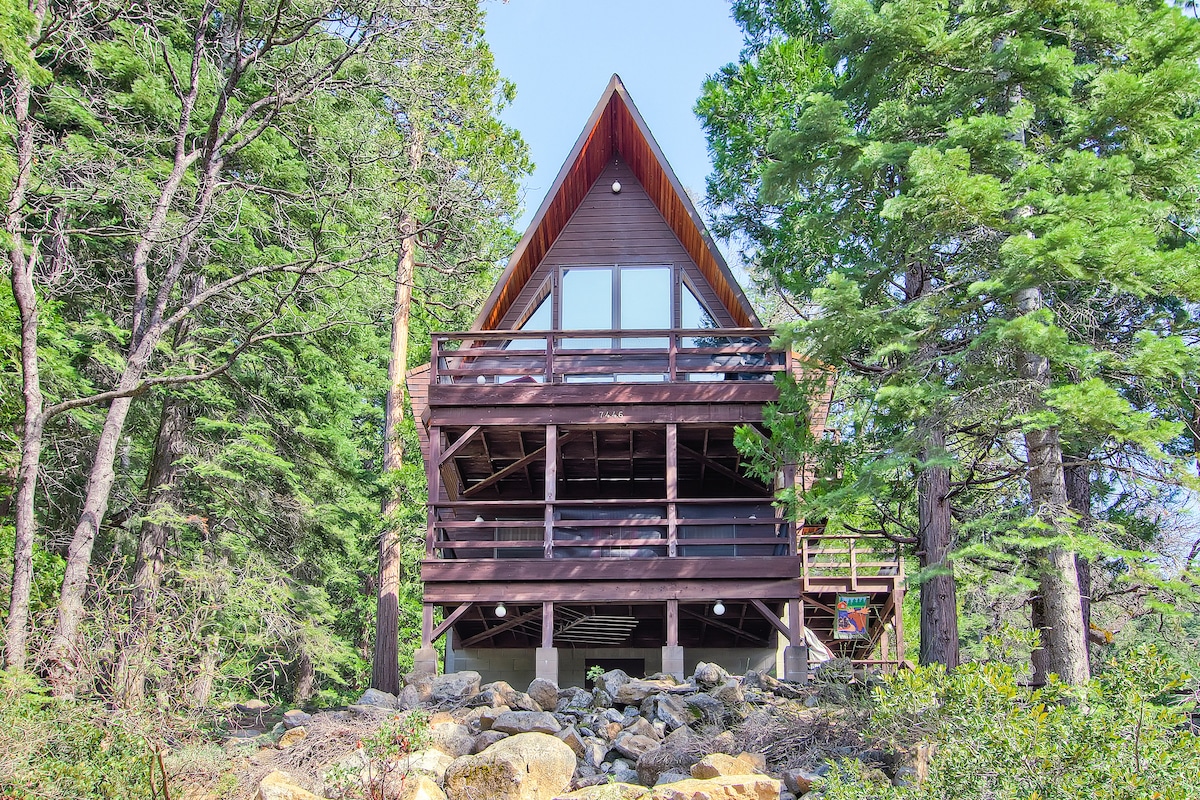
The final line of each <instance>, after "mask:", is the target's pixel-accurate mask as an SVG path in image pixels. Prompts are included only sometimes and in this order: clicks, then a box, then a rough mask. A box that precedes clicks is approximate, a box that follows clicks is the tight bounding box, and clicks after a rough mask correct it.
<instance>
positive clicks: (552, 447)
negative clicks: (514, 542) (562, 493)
mask: <svg viewBox="0 0 1200 800" xmlns="http://www.w3.org/2000/svg"><path fill="white" fill-rule="evenodd" d="M557 499H558V426H557V425H547V426H546V506H545V515H544V517H543V523H544V525H545V536H544V538H543V540H542V551H543V552H542V556H543V557H544V558H553V557H554V501H555V500H557Z"/></svg>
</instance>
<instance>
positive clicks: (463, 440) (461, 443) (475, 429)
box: [438, 425, 483, 464]
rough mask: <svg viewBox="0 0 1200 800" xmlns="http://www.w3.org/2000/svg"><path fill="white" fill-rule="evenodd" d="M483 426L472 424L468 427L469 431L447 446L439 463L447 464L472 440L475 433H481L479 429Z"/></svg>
mask: <svg viewBox="0 0 1200 800" xmlns="http://www.w3.org/2000/svg"><path fill="white" fill-rule="evenodd" d="M482 427H483V426H482V425H472V426H471V427H470V428H468V429H467V432H466V433H464V434H463V435H462V436H460V437H458V440H457V441H455V442H454V444H452V445H450V446H449V447H447V448H446V451H445V452H444V453H442V454H441V456H440V457H439V458H438V463H439V464H445V463H446V462H447V461H449V460H450V459H452V458H454V454H455V453H457V452H458V451H459V450H461V449H463V447H465V446H466V444H467V442H469V441H471V439H472V438H473V437H474V436H475V434H477V433H479V430H480V428H482Z"/></svg>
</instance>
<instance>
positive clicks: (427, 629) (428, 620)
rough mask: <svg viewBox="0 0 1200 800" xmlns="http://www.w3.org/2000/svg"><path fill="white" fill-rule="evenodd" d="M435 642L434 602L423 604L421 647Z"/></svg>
mask: <svg viewBox="0 0 1200 800" xmlns="http://www.w3.org/2000/svg"><path fill="white" fill-rule="evenodd" d="M431 644H433V603H424V604H423V605H422V606H421V647H429V646H430V645H431Z"/></svg>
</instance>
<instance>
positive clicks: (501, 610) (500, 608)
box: [496, 602, 508, 617]
mask: <svg viewBox="0 0 1200 800" xmlns="http://www.w3.org/2000/svg"><path fill="white" fill-rule="evenodd" d="M507 613H508V609H507V608H505V607H504V603H503V602H500V603H496V616H497V617H503V616H504V615H506V614H507Z"/></svg>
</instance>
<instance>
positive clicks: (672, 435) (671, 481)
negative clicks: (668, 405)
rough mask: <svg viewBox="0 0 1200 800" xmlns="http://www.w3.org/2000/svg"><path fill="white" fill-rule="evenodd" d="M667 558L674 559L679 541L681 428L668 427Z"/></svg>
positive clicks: (671, 425)
mask: <svg viewBox="0 0 1200 800" xmlns="http://www.w3.org/2000/svg"><path fill="white" fill-rule="evenodd" d="M666 445H667V476H666V477H667V487H666V488H667V556H669V557H670V558H674V557H675V554H676V547H677V544H678V541H679V509H678V507H677V506H676V505H675V501H676V500H678V499H679V426H678V425H676V424H674V423H671V424H669V425H667V439H666Z"/></svg>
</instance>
